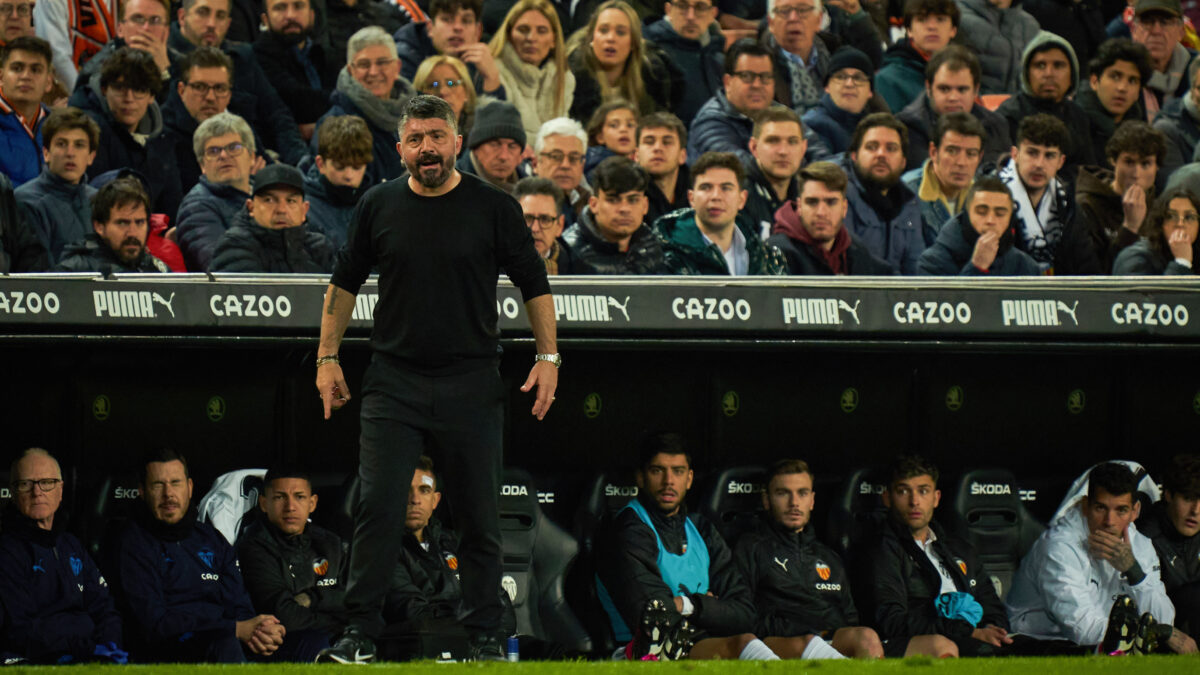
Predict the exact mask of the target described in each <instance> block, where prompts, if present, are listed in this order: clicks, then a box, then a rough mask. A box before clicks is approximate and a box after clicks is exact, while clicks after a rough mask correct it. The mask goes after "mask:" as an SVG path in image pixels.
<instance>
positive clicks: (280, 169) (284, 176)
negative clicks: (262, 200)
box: [251, 162, 304, 197]
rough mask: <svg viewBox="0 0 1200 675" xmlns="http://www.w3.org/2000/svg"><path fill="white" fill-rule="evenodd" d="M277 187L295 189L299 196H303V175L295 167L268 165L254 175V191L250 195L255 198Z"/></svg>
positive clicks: (279, 164)
mask: <svg viewBox="0 0 1200 675" xmlns="http://www.w3.org/2000/svg"><path fill="white" fill-rule="evenodd" d="M277 185H286V186H288V187H291V188H296V190H298V191H299V192H300V194H304V174H302V173H300V170H299V169H297V168H296V167H294V166H289V165H287V164H284V163H283V162H276V163H274V164H268V165H267V166H265V167H263V168H261V169H259V170H258V172H257V173H255V174H254V190H253V192H252V193H251V195H252V196H254V197H257V196H258V193H260V192H262V191H263V190H266V189H267V188H269V187H275V186H277Z"/></svg>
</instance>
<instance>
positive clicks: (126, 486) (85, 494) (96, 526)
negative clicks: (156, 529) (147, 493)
mask: <svg viewBox="0 0 1200 675" xmlns="http://www.w3.org/2000/svg"><path fill="white" fill-rule="evenodd" d="M138 483H139V478H138V474H137V472H136V471H133V470H131V471H125V472H121V473H97V474H94V475H92V476H88V477H84V478H81V479H80V484H79V489H78V490H76V494H77V495H78V500H79V501H78V506H77V508H76V509H75V513H76V516H77V518H78V520H77V521H76V522H77V532H78V534H79V539H80V541H81V542H83V545H84V546H86V547H87V549H88V553H89V554H91V556H92V558H93V559H95V560H97V561H100V560H101V558H100V557H99V555H98V554H102V553H103V551H102V550H101V549H102V547H103V544H104V543H105V541H106V540H107V539H108V538H109V537H111V536H112V535H113V534H115V533H116V532H119V531H120V527H121V526H123V525H124V524H125V523H127V522H128V521H129V520H130V519H132V518H133V514H134V509H136V508H137V507H138V502H139V500H140V499H141V494H142V493H141V488H140V487H139V485H138ZM192 494H193V497H196V494H195V493H194V492H193V493H192Z"/></svg>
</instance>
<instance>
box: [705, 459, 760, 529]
mask: <svg viewBox="0 0 1200 675" xmlns="http://www.w3.org/2000/svg"><path fill="white" fill-rule="evenodd" d="M766 476H767V470H766V468H765V467H762V466H759V465H749V466H733V467H729V468H727V469H724V470H722V471H717V472H715V473H713V474H712V475H711V476H710V477H709V478H708V479H707V480H706V481H705V482H704V487H703V488H702V489H701V490H700V492H699V494H700V506H699V510H700V513H702V514H703V515H704V517H705V518H708V519H709V520H710V521H712V523H713V525H714V526H715V527H716V528H717V532H719V533H720V534H721V537H722V538H723V539H724V540H725V542H726V543H728V544H729V545H730V546H733V544H734V542H736V541H737V539H738V537H740V536H741V535H742V534H743V533H745V532H746V531H747V530H749V529H752V528H753V527H754V525H755V523H756V522H757V521H758V520H759V519H760V518H761V517H762V514H763V512H764V511H765V509H764V508H763V501H762V493H763V490H764V489H765V488H766V486H765V485H764V483H765V482H766Z"/></svg>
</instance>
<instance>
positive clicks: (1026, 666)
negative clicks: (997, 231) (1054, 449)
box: [3, 656, 1200, 675]
mask: <svg viewBox="0 0 1200 675" xmlns="http://www.w3.org/2000/svg"><path fill="white" fill-rule="evenodd" d="M93 671H103V672H105V673H111V674H113V675H116V674H119V673H125V674H127V675H135V674H137V675H142V674H147V675H149V674H153V675H160V674H161V675H191V674H193V673H197V674H204V673H221V672H230V671H236V672H244V673H253V674H255V675H260V674H261V675H293V674H296V675H299V674H301V673H303V674H304V675H317V674H319V673H333V672H337V673H362V674H363V675H370V673H383V672H395V673H397V674H398V675H459V674H460V673H476V672H479V671H486V672H489V673H493V674H494V675H504V674H505V673H510V674H511V675H558V674H559V673H563V674H565V675H618V674H622V675H623V674H625V673H637V674H638V675H651V674H652V673H672V674H677V673H678V674H695V675H741V674H743V673H780V674H783V673H787V674H788V675H850V674H854V675H959V674H960V673H961V674H963V675H1058V674H1059V673H1064V674H1072V675H1073V674H1075V673H1087V674H1089V675H1091V674H1096V675H1169V674H1173V673H1181V674H1182V673H1188V674H1195V673H1200V657H1196V656H1150V657H1101V656H1092V657H1072V658H1011V659H961V660H954V659H944V660H933V659H924V658H913V659H895V660H886V661H875V662H869V663H868V662H862V661H776V662H771V663H764V662H761V661H707V662H687V661H684V662H679V663H623V662H561V661H553V662H541V663H537V662H525V663H487V664H473V663H472V664H438V663H432V662H428V661H426V662H418V663H377V664H373V665H371V666H366V667H362V666H330V665H308V664H284V665H246V666H219V665H190V664H189V665H170V664H160V665H153V666H88V665H83V666H60V667H55V666H44V667H25V668H22V667H9V668H5V669H4V671H3V672H4V673H5V674H7V673H26V672H28V673H50V672H56V673H62V674H63V675H80V674H82V673H90V672H93Z"/></svg>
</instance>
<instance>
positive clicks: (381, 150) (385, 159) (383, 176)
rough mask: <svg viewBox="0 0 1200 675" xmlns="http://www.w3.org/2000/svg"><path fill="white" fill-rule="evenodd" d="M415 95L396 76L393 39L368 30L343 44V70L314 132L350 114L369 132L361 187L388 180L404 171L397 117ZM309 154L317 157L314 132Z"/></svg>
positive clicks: (371, 28)
mask: <svg viewBox="0 0 1200 675" xmlns="http://www.w3.org/2000/svg"><path fill="white" fill-rule="evenodd" d="M415 94H416V90H414V89H413V86H412V83H411V82H409V81H408V80H406V79H404V78H403V77H401V76H400V59H399V57H397V56H396V41H395V40H393V39H392V36H390V35H388V34H387V33H386V32H384V30H383V29H382V28H380V27H379V26H367V27H366V28H363V29H362V30H360V31H358V32H357V33H355V34H354V35H352V36H350V41H349V42H347V43H346V68H345V70H343V71H342V72H341V73H339V74H338V79H337V88H336V89H335V90H334V92H333V95H332V96H331V97H330V99H329V100H330V101H331V102H332V103H333V105H331V106H330V108H329V112H327V113H325V115H324V116H323V117H322V118H321V119H320V120H318V121H317V130H318V131H319V130H320V128H321V125H322V124H323V123H324V122H325V120H327V119H329V118H330V117H336V116H338V115H354V116H356V117H361V118H363V119H364V120H366V122H367V127H368V128H369V129H370V130H371V147H372V153H371V156H372V159H371V163H370V164H368V165H367V175H366V178H364V179H363V184H364V185H374V184H376V183H379V182H381V181H384V180H393V179H396V178H399V177H400V176H402V175H403V174H404V172H405V168H404V162H402V161H401V160H400V153H398V152H396V142H397V141H399V140H400V137H399V136H397V128H398V127H399V123H400V113H401V111H402V110H404V106H405V104H406V103H408V99H410V98H412V97H413V95H415ZM312 154H314V155H316V154H317V134H316V133H313V137H312Z"/></svg>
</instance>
